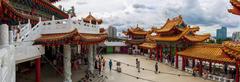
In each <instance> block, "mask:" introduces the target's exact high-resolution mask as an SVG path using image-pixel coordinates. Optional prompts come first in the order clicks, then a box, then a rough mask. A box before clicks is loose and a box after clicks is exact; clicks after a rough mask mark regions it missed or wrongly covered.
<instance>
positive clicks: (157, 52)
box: [155, 47, 159, 61]
mask: <svg viewBox="0 0 240 82" xmlns="http://www.w3.org/2000/svg"><path fill="white" fill-rule="evenodd" d="M158 54H159V51H158V47H156V54H155V58H156V61H158Z"/></svg>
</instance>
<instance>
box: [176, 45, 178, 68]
mask: <svg viewBox="0 0 240 82" xmlns="http://www.w3.org/2000/svg"><path fill="white" fill-rule="evenodd" d="M177 52H178V48H177V47H176V53H175V56H176V68H177V69H178V54H177Z"/></svg>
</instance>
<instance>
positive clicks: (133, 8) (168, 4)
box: [55, 0, 240, 37]
mask: <svg viewBox="0 0 240 82" xmlns="http://www.w3.org/2000/svg"><path fill="white" fill-rule="evenodd" d="M103 2H104V3H103ZM99 3H101V4H102V5H98V4H99ZM159 3H161V4H159ZM55 5H56V6H58V5H63V6H64V7H65V9H69V8H70V7H71V6H74V7H75V9H76V14H77V18H81V17H84V16H87V15H88V13H89V12H92V14H93V15H95V16H96V17H98V18H102V19H103V20H104V23H103V25H102V27H105V28H107V27H108V26H109V25H113V26H115V27H117V28H118V31H121V30H123V29H126V28H128V27H130V26H136V25H137V24H139V26H140V27H144V28H149V27H151V26H157V27H161V26H162V25H163V24H164V23H165V22H166V20H167V19H168V18H173V17H176V16H178V15H182V16H183V19H184V20H185V21H186V23H187V24H189V25H195V26H200V28H201V30H200V32H199V33H211V34H212V36H216V29H219V28H221V27H222V26H224V27H228V32H227V34H228V37H230V36H231V35H232V33H233V32H235V31H239V29H240V23H239V21H240V20H239V17H238V16H235V15H232V14H229V13H228V11H227V9H229V8H231V4H230V3H229V1H228V0H221V1H219V0H211V1H209V0H194V1H192V0H178V1H168V0H161V1H159V0H148V1H145V0H142V1H139V0H133V1H122V0H114V1H107V2H106V1H102V0H97V1H96V0H80V1H78V0H68V1H66V0H62V1H60V2H57V3H55Z"/></svg>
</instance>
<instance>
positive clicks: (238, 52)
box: [223, 41, 240, 60]
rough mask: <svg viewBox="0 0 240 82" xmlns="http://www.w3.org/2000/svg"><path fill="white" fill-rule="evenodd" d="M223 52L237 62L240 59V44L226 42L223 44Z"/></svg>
mask: <svg viewBox="0 0 240 82" xmlns="http://www.w3.org/2000/svg"><path fill="white" fill-rule="evenodd" d="M223 46H224V48H223V51H224V52H225V53H227V54H228V55H229V56H230V57H232V58H235V59H237V60H239V59H240V43H239V42H232V41H226V42H224V43H223Z"/></svg>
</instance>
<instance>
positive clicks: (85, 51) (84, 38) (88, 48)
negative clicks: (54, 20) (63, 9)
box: [34, 14, 107, 82]
mask: <svg viewBox="0 0 240 82" xmlns="http://www.w3.org/2000/svg"><path fill="white" fill-rule="evenodd" d="M91 17H92V15H91V14H90V15H89V16H87V17H86V18H84V19H83V20H80V21H73V22H72V24H73V25H72V26H70V27H68V26H67V27H63V28H62V29H61V30H59V29H58V30H57V28H46V29H44V30H48V32H43V31H42V32H43V33H41V36H39V37H38V38H37V39H35V40H34V45H42V46H45V48H46V47H48V48H49V47H50V48H51V49H53V50H52V52H55V53H59V52H58V51H60V52H61V53H63V69H64V70H63V74H64V77H65V79H64V82H72V80H71V69H72V68H71V67H72V66H71V65H72V64H71V61H77V60H76V59H77V58H76V57H79V56H83V55H84V56H85V57H86V56H87V57H88V62H89V64H88V65H89V68H88V70H89V71H90V72H92V73H93V70H94V66H93V65H94V61H95V59H94V58H95V56H96V55H97V44H99V43H102V42H104V41H105V40H106V39H107V33H106V32H105V31H104V30H103V29H100V28H99V27H98V26H97V24H101V22H102V21H101V22H99V21H98V20H96V19H95V18H94V17H92V18H91ZM93 18H94V19H93ZM89 21H90V22H89ZM92 21H94V22H92ZM70 22H71V21H70ZM67 23H69V21H68V22H67ZM60 24H61V22H60ZM70 25H71V24H70ZM78 25H79V26H78ZM50 29H51V30H50ZM53 29H54V30H53ZM56 30H57V31H56ZM60 61H61V59H60ZM73 67H74V66H73Z"/></svg>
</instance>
